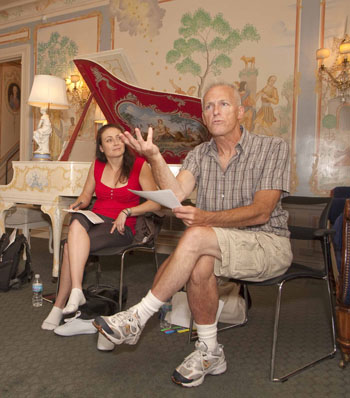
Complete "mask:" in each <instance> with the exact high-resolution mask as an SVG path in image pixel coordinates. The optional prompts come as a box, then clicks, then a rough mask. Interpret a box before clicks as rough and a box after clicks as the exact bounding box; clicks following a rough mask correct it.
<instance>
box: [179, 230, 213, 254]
mask: <svg viewBox="0 0 350 398" xmlns="http://www.w3.org/2000/svg"><path fill="white" fill-rule="evenodd" d="M212 233H214V234H215V232H214V231H213V229H212V228H210V227H191V228H187V229H186V230H185V232H184V234H183V235H182V237H181V239H180V241H179V245H181V246H188V247H189V248H190V249H193V250H197V249H200V248H202V247H203V246H207V245H208V238H209V236H210V234H212Z"/></svg>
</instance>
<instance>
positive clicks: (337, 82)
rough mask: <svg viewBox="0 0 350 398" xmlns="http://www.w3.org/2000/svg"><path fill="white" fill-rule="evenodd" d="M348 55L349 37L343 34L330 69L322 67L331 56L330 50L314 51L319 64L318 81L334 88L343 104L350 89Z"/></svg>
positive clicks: (349, 49) (349, 48)
mask: <svg viewBox="0 0 350 398" xmlns="http://www.w3.org/2000/svg"><path fill="white" fill-rule="evenodd" d="M348 54H350V36H349V35H347V34H344V39H343V40H342V41H341V43H340V45H339V47H338V49H337V51H336V54H335V56H336V58H335V61H334V62H333V65H332V66H331V67H326V66H325V65H324V60H325V59H327V58H328V57H329V56H330V55H331V52H330V50H329V49H328V48H319V49H318V50H317V51H316V59H317V60H318V61H320V63H321V65H320V66H319V68H318V78H319V80H320V81H322V80H323V81H325V82H326V83H327V84H330V85H332V86H333V87H335V88H336V89H337V90H338V93H339V94H340V96H341V100H342V101H343V102H345V101H346V96H347V91H348V90H349V88H350V62H349V59H348Z"/></svg>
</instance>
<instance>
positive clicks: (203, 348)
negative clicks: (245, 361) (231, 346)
mask: <svg viewBox="0 0 350 398" xmlns="http://www.w3.org/2000/svg"><path fill="white" fill-rule="evenodd" d="M195 348H196V349H195V351H194V352H192V354H190V355H188V356H187V357H186V358H185V359H184V361H183V362H182V364H181V365H179V366H178V367H177V368H176V369H175V370H174V373H173V375H172V376H171V379H172V381H173V382H174V383H176V384H180V385H182V386H183V387H197V386H199V385H200V384H202V383H203V381H204V378H205V376H206V375H207V374H210V375H219V374H221V373H224V372H225V371H226V369H227V364H226V360H225V354H224V350H223V346H222V345H221V344H219V345H218V347H217V349H216V350H215V351H214V352H208V347H207V345H206V344H205V343H204V342H203V341H196V344H195Z"/></svg>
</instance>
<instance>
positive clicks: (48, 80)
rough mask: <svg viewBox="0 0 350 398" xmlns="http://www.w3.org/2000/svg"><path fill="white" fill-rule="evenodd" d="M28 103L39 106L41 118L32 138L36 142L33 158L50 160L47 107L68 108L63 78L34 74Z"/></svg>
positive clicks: (50, 130)
mask: <svg viewBox="0 0 350 398" xmlns="http://www.w3.org/2000/svg"><path fill="white" fill-rule="evenodd" d="M28 104H29V105H32V106H36V107H40V112H41V118H40V121H39V124H38V128H37V130H35V131H34V132H33V140H34V141H35V142H36V144H37V149H36V150H35V151H34V156H33V159H34V160H50V159H51V156H50V149H49V140H50V136H51V133H52V127H51V122H50V119H49V115H48V113H47V112H48V110H49V109H68V108H69V104H68V99H67V93H66V83H65V81H64V80H63V79H61V78H59V77H56V76H51V75H35V76H34V82H33V86H32V90H31V92H30V95H29V99H28Z"/></svg>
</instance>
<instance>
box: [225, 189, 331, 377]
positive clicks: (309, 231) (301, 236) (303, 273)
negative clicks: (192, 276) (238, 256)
mask: <svg viewBox="0 0 350 398" xmlns="http://www.w3.org/2000/svg"><path fill="white" fill-rule="evenodd" d="M283 204H284V205H287V204H290V205H295V206H298V207H299V206H300V207H301V208H304V210H305V208H307V207H309V206H311V207H314V206H317V205H324V209H323V211H322V213H321V216H320V218H319V223H318V227H317V228H309V227H298V226H289V229H290V232H291V239H297V240H304V241H311V242H314V241H318V242H320V243H321V247H322V254H323V264H322V266H320V267H319V268H314V267H311V266H308V265H304V264H299V263H296V262H293V263H292V264H291V266H290V267H289V269H288V271H287V272H286V273H285V274H283V275H281V276H279V277H276V278H272V279H268V280H265V281H263V282H251V281H245V280H242V279H232V281H234V282H236V283H240V284H242V285H243V286H244V295H245V300H246V304H247V301H248V297H247V294H248V290H247V286H271V285H276V286H277V288H278V292H277V300H276V307H275V320H274V328H273V338H272V349H271V368H270V380H271V381H274V382H277V381H285V380H287V379H288V378H289V377H291V376H293V375H295V374H297V373H299V372H301V371H303V370H305V369H307V368H308V367H310V366H313V365H315V364H316V363H318V362H320V361H322V360H323V359H326V358H331V357H333V356H334V354H335V352H336V341H335V323H334V306H333V295H332V293H331V286H330V280H329V274H330V272H331V259H330V238H331V235H332V234H333V233H334V231H333V230H331V229H328V228H327V223H328V216H329V211H330V207H331V204H332V198H328V197H299V196H289V197H287V198H285V199H284V200H283ZM305 278H306V279H309V278H311V279H319V280H322V281H324V282H325V286H326V288H327V294H328V305H329V309H330V314H331V316H330V327H331V334H332V336H331V337H332V339H331V340H332V342H331V343H332V350H331V351H330V352H329V353H327V354H325V355H324V356H322V357H321V358H319V359H316V360H314V361H312V362H310V363H307V364H306V365H304V366H302V367H300V368H298V369H296V370H293V371H292V372H289V373H288V374H285V375H284V376H281V377H276V376H275V358H276V347H277V337H278V325H279V319H280V307H281V298H282V288H283V286H284V284H285V283H286V282H288V281H291V280H295V279H305ZM320 299H322V297H321V298H320ZM246 312H247V310H246ZM235 326H240V325H230V326H228V327H226V328H224V329H221V330H225V329H227V328H230V327H235Z"/></svg>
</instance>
